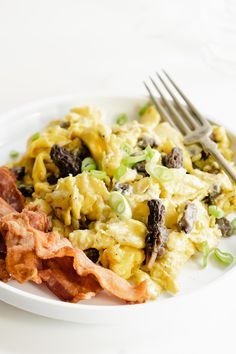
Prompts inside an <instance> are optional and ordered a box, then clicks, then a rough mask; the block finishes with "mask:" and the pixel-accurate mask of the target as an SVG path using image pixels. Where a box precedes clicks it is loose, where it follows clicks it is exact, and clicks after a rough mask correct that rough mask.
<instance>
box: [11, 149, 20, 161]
mask: <svg viewBox="0 0 236 354" xmlns="http://www.w3.org/2000/svg"><path fill="white" fill-rule="evenodd" d="M18 156H19V152H18V151H11V152H10V158H11V159H13V160H14V159H17V157H18Z"/></svg>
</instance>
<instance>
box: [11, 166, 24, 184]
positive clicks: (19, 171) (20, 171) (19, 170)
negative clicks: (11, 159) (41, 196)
mask: <svg viewBox="0 0 236 354" xmlns="http://www.w3.org/2000/svg"><path fill="white" fill-rule="evenodd" d="M11 172H13V173H14V175H15V176H16V179H17V180H18V181H21V180H22V179H23V178H24V177H25V167H24V166H18V167H12V168H11Z"/></svg>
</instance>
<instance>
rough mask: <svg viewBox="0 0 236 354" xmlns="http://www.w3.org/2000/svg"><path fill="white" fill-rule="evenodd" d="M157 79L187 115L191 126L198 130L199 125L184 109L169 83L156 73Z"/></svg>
mask: <svg viewBox="0 0 236 354" xmlns="http://www.w3.org/2000/svg"><path fill="white" fill-rule="evenodd" d="M156 75H157V77H158V78H159V80H160V81H161V82H162V84H163V85H164V87H165V88H166V90H167V92H168V93H169V95H170V96H171V97H172V99H173V101H174V102H175V104H176V106H177V107H178V108H179V110H180V111H181V112H182V113H183V114H184V115H185V117H186V118H187V119H188V121H189V122H190V124H191V125H192V126H193V128H197V127H198V126H199V124H198V123H197V122H196V121H195V119H194V118H193V117H192V116H191V114H190V113H189V112H188V111H187V110H186V109H185V108H184V107H183V105H182V104H181V103H180V102H179V100H178V99H177V97H176V96H175V95H174V94H173V92H172V91H171V89H170V88H169V86H168V85H167V83H166V82H165V81H164V80H163V79H162V77H161V76H160V75H159V74H158V73H157V72H156Z"/></svg>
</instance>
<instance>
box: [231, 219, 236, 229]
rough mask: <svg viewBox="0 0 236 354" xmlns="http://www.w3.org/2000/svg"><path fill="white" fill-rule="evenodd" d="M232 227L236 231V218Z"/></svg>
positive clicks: (232, 222)
mask: <svg viewBox="0 0 236 354" xmlns="http://www.w3.org/2000/svg"><path fill="white" fill-rule="evenodd" d="M231 227H232V229H233V232H236V218H234V219H233V220H232V221H231Z"/></svg>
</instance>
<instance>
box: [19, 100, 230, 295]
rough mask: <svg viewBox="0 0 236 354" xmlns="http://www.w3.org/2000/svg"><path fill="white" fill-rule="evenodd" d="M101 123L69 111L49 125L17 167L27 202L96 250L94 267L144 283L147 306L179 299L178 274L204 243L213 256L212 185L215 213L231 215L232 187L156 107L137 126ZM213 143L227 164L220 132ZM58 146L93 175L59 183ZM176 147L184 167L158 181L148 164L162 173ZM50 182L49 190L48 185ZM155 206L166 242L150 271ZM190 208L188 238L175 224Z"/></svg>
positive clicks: (91, 112) (93, 111)
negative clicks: (114, 198) (165, 297)
mask: <svg viewBox="0 0 236 354" xmlns="http://www.w3.org/2000/svg"><path fill="white" fill-rule="evenodd" d="M103 117H104V114H103V112H101V111H100V110H99V109H97V108H93V107H81V108H74V109H72V110H71V112H70V113H69V114H68V115H67V116H66V117H65V118H64V120H63V121H62V120H55V121H52V122H51V123H50V124H49V126H48V127H46V128H45V129H44V130H43V131H42V132H41V133H40V134H38V136H37V137H36V138H35V137H31V138H29V140H28V144H27V150H26V153H25V155H24V156H23V157H22V158H21V160H20V161H17V162H16V163H14V166H23V167H24V168H25V176H24V178H23V180H22V181H21V183H24V184H25V185H31V186H33V189H34V193H33V194H32V196H31V197H30V198H28V200H29V201H30V202H33V204H36V205H39V206H40V208H41V209H42V210H44V211H45V212H46V213H47V214H48V216H49V219H50V221H51V229H52V230H57V231H59V232H60V233H62V234H63V235H64V236H66V237H68V238H69V240H70V241H71V243H72V245H73V246H74V247H78V248H80V249H82V250H87V249H89V248H96V249H97V250H99V260H98V263H99V264H101V265H102V266H103V267H106V268H110V269H111V270H112V271H114V272H116V273H117V274H118V275H120V276H121V277H123V278H125V279H128V280H130V281H131V282H132V283H134V284H139V283H140V282H142V281H143V280H144V279H145V280H147V283H148V291H149V294H150V297H151V298H156V297H157V296H158V295H159V294H160V293H161V292H162V291H163V290H165V291H168V292H171V293H176V292H177V291H178V282H177V277H178V273H179V271H180V269H181V268H182V267H183V266H184V264H185V263H186V262H187V261H188V259H189V258H190V257H191V256H192V255H194V254H196V253H197V252H199V251H201V250H202V243H203V242H205V241H206V242H207V243H208V245H209V247H210V249H212V248H214V247H216V246H217V244H218V242H219V239H220V237H221V231H220V229H219V228H218V227H217V225H216V223H215V217H214V216H210V215H209V214H208V205H207V204H206V202H205V198H206V197H207V196H209V193H210V191H211V190H212V186H214V185H217V186H218V187H219V188H220V190H221V194H220V195H219V196H218V197H217V198H216V200H215V205H216V206H218V207H220V208H222V210H223V211H224V212H225V213H229V212H231V211H234V210H235V208H236V187H235V186H233V185H232V183H231V181H230V180H229V178H228V177H227V176H226V175H225V174H224V172H222V171H220V170H218V171H217V174H215V173H214V171H213V170H212V169H213V168H214V169H216V167H217V166H216V165H217V164H216V163H215V161H214V160H213V159H211V157H208V158H207V160H206V159H205V160H204V159H203V158H202V150H201V148H200V147H198V146H192V147H186V146H185V145H184V143H183V138H182V136H181V134H180V133H179V132H177V131H175V130H174V128H172V127H171V126H170V125H169V124H168V123H166V122H164V123H163V122H161V120H160V115H159V113H158V112H157V110H156V109H155V108H154V107H153V106H148V107H147V108H146V109H145V111H144V112H143V114H142V116H141V117H140V119H139V120H133V121H131V122H129V121H127V122H124V123H123V124H115V125H114V126H113V127H110V126H108V125H107V124H105V123H104V121H103ZM213 135H214V140H215V141H216V142H217V144H218V147H219V149H220V150H221V151H222V153H223V154H224V155H225V157H226V158H227V159H228V160H230V161H231V160H232V150H231V149H230V142H229V138H228V136H227V134H226V132H225V130H224V128H222V127H217V126H215V127H214V130H213ZM145 141H146V145H149V142H152V147H151V157H150V156H149V155H148V153H147V151H146V149H145V146H144V145H145ZM55 144H58V145H59V146H60V147H62V148H63V149H66V150H67V151H70V153H71V156H72V157H73V156H76V154H78V156H81V155H79V152H80V151H81V149H83V148H84V147H85V148H86V149H85V151H86V153H87V155H88V156H89V157H90V158H92V159H93V161H94V166H96V167H95V168H93V170H90V169H87V170H86V169H84V170H83V171H81V170H80V171H79V172H78V173H76V174H74V175H73V174H71V173H68V175H67V176H66V177H62V178H60V162H59V163H55V161H53V159H52V157H51V154H50V152H51V148H52V147H53V145H55ZM149 147H150V146H149ZM174 147H178V148H180V149H181V151H182V153H183V166H182V167H181V168H168V173H169V175H170V176H171V178H168V179H161V178H159V179H158V178H157V177H155V175H154V176H153V175H150V174H148V173H147V172H146V170H145V162H147V161H150V159H151V158H152V159H153V160H152V164H153V165H155V166H157V167H158V166H162V161H163V157H165V156H166V154H169V153H170V152H171V151H172V149H173V148H174ZM80 153H81V152H80ZM149 153H150V150H149ZM73 154H74V155H73ZM81 154H82V153H81ZM145 154H146V155H145ZM85 155H86V154H85ZM87 155H86V156H87ZM143 155H144V158H143V160H142V159H141V161H139V157H140V156H141V157H142V156H143ZM86 156H83V158H82V160H84V158H85V157H86ZM145 156H146V157H145ZM153 156H155V158H154V157H153ZM136 158H137V162H135V161H136ZM145 159H146V160H145ZM206 161H207V162H206ZM142 164H143V165H142ZM217 168H218V167H217ZM82 169H83V161H82ZM94 170H95V171H94ZM51 176H53V177H54V182H50V177H51ZM113 191H116V192H117V193H118V194H119V195H120V200H121V202H122V198H125V200H126V203H127V204H125V205H126V206H127V205H128V207H129V208H130V211H129V215H131V216H132V217H129V218H127V216H126V217H125V216H122V215H123V214H122V210H121V211H120V212H119V213H118V212H117V210H118V206H119V205H118V206H115V207H114V206H112V205H111V201H110V197H111V194H112V192H113ZM152 199H161V201H162V203H163V205H164V207H165V226H166V227H167V229H168V233H169V235H168V243H167V246H166V252H165V253H164V255H163V256H162V257H161V258H158V259H157V260H156V262H155V264H154V265H153V267H152V268H151V269H148V268H147V267H146V265H145V247H146V237H147V234H148V216H149V212H150V211H149V207H148V204H147V202H148V201H150V200H152ZM119 202H120V201H119ZM189 202H191V203H194V205H195V207H196V210H197V217H196V220H195V222H194V227H193V228H192V230H191V232H189V233H185V232H184V231H183V230H181V229H180V226H179V221H180V219H181V217H182V216H183V213H184V208H185V207H186V205H187V203H189ZM121 204H122V203H121ZM121 207H124V205H123V204H122V205H121ZM116 208H117V210H116ZM121 209H122V208H121Z"/></svg>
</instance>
